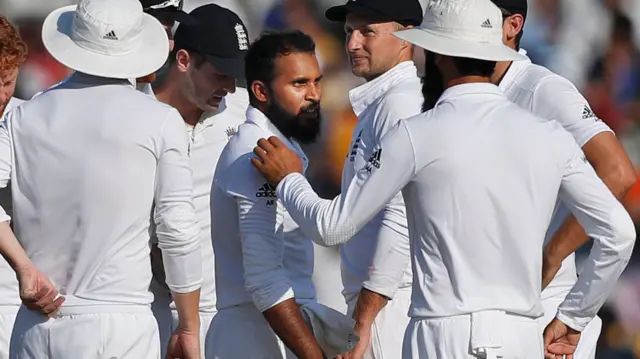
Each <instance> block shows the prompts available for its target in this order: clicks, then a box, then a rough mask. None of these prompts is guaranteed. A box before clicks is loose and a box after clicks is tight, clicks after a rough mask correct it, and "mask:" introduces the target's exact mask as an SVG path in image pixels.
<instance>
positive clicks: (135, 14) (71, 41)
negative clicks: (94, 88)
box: [42, 0, 169, 79]
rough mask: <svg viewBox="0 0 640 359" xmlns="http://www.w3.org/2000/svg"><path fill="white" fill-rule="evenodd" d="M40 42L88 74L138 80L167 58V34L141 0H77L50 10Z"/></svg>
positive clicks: (78, 69)
mask: <svg viewBox="0 0 640 359" xmlns="http://www.w3.org/2000/svg"><path fill="white" fill-rule="evenodd" d="M42 42H43V43H44V46H45V48H46V49H47V51H49V53H50V54H51V56H53V57H54V58H55V59H56V60H57V61H59V62H60V63H62V64H63V65H65V66H67V67H69V68H71V69H73V70H76V71H79V72H83V73H86V74H89V75H94V76H100V77H109V78H121V79H129V78H138V77H143V76H146V75H149V74H152V73H154V72H155V71H156V70H158V69H159V68H160V67H162V65H163V64H164V63H165V61H166V60H167V57H168V54H169V38H168V37H167V33H166V31H165V29H164V27H163V26H162V24H160V22H159V21H158V20H156V19H155V18H154V17H152V16H150V15H148V14H145V13H143V11H142V5H141V4H140V1H139V0H108V1H107V0H80V1H79V3H78V5H77V6H75V5H72V6H65V7H62V8H59V9H57V10H54V11H53V12H52V13H50V14H49V15H48V16H47V18H46V19H45V21H44V24H43V26H42Z"/></svg>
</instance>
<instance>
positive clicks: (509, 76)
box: [498, 49, 531, 90]
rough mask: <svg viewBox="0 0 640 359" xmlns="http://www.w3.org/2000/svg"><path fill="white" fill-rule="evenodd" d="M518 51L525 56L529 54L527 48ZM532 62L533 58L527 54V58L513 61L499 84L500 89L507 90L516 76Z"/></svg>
mask: <svg viewBox="0 0 640 359" xmlns="http://www.w3.org/2000/svg"><path fill="white" fill-rule="evenodd" d="M518 53H519V54H521V55H524V56H527V50H525V49H520V50H518ZM529 64H531V59H530V58H529V57H528V56H527V58H526V59H523V60H518V61H514V62H512V63H511V66H509V68H508V69H507V72H506V73H505V74H504V76H503V77H502V80H500V83H499V84H498V86H499V87H500V89H502V90H505V89H506V88H507V87H508V86H509V85H510V84H511V83H512V82H513V80H514V79H515V78H516V76H517V75H518V74H519V73H520V71H522V70H523V69H524V68H525V67H526V66H527V65H529Z"/></svg>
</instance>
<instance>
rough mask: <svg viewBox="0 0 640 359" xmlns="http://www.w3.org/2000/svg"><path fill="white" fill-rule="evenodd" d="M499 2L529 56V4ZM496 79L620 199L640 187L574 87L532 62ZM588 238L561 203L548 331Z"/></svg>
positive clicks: (582, 349)
mask: <svg viewBox="0 0 640 359" xmlns="http://www.w3.org/2000/svg"><path fill="white" fill-rule="evenodd" d="M493 2H494V4H496V5H497V6H498V7H500V9H501V11H502V16H503V26H502V27H503V41H504V43H505V44H506V45H507V46H509V47H511V48H513V49H515V50H519V51H520V53H521V54H523V55H525V54H526V51H525V50H523V49H520V47H519V42H520V38H521V37H522V28H523V26H524V22H525V19H526V16H527V1H526V0H493ZM493 81H494V83H496V84H497V85H498V86H499V87H500V89H501V90H502V91H503V92H504V94H505V96H506V97H507V98H508V99H509V100H511V101H513V102H515V103H516V104H517V105H519V106H520V107H522V108H524V109H525V110H528V111H531V112H532V113H533V114H535V115H537V116H539V117H542V118H544V119H547V120H555V121H558V122H559V123H560V124H561V125H562V127H564V129H565V130H567V131H568V132H569V133H570V134H571V135H572V136H573V138H574V140H575V141H576V143H578V145H579V146H580V147H582V151H583V152H584V154H585V156H586V158H587V160H588V161H589V162H590V163H591V165H592V166H593V168H594V169H595V171H596V173H597V174H598V176H600V178H601V179H602V180H603V182H604V183H605V184H606V185H607V186H608V187H609V189H610V190H611V191H612V192H613V194H614V195H615V196H616V197H617V198H618V199H621V198H624V196H625V195H626V193H627V192H628V191H629V189H630V188H631V186H633V184H634V183H635V178H636V174H635V170H634V168H633V165H632V163H631V161H630V160H629V158H628V156H627V154H626V153H625V151H624V149H623V148H622V146H621V145H620V143H619V142H618V140H617V138H616V136H615V134H614V133H613V131H611V129H610V128H609V127H608V126H607V125H606V124H605V123H604V122H602V121H601V120H600V119H599V118H598V117H597V116H596V115H595V114H594V113H593V111H592V110H591V107H590V106H589V104H588V103H587V101H586V100H585V98H584V97H583V96H582V95H581V94H580V93H579V92H578V90H577V89H576V87H575V86H573V84H571V83H570V82H569V81H568V80H567V79H565V78H563V77H561V76H559V75H557V74H555V73H553V72H551V71H549V70H548V69H546V68H544V67H542V66H538V65H534V64H532V63H531V60H529V59H528V58H525V59H524V60H521V61H514V62H501V63H498V65H497V67H496V72H495V73H494V76H493ZM587 239H588V237H587V235H586V234H585V232H584V229H582V227H581V226H580V223H579V222H578V221H577V220H576V218H575V216H573V215H571V213H570V211H569V210H568V209H567V206H566V205H565V204H564V203H562V202H561V203H559V207H558V209H557V210H556V213H555V215H554V217H553V219H552V220H551V224H550V226H549V231H548V233H547V238H546V248H545V256H544V267H545V269H546V270H545V272H544V275H545V276H544V277H543V280H544V283H545V284H547V283H548V286H546V288H544V290H543V291H542V305H543V307H544V311H545V315H544V317H543V318H542V319H541V323H542V325H543V327H544V326H546V325H547V324H549V322H551V320H552V319H553V318H554V317H555V316H556V313H557V310H558V306H559V305H560V304H561V303H562V301H564V299H565V298H566V296H567V294H568V293H569V291H570V290H571V288H572V287H573V286H574V285H575V283H576V280H577V273H576V263H575V255H574V254H573V252H574V251H575V250H576V249H578V248H580V247H581V246H582V245H583V244H584V243H585V242H586V241H587ZM567 245H568V246H567ZM564 258H566V259H564ZM563 259H564V261H563ZM556 272H557V275H555V277H554V274H556ZM552 279H553V280H552ZM601 327H602V321H601V320H600V318H599V317H595V318H594V320H593V321H592V322H591V323H590V324H589V325H588V326H587V327H586V328H585V329H584V330H583V331H582V335H581V337H580V342H579V345H578V348H577V350H576V353H575V358H577V359H588V358H592V359H593V358H595V355H596V345H597V343H598V337H599V335H600V330H601ZM573 333H574V334H577V333H576V332H575V331H573ZM574 337H575V336H574Z"/></svg>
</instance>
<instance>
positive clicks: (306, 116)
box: [265, 99, 322, 144]
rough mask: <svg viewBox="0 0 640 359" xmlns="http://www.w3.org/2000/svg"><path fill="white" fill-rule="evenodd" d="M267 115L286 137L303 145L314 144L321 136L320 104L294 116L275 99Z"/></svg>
mask: <svg viewBox="0 0 640 359" xmlns="http://www.w3.org/2000/svg"><path fill="white" fill-rule="evenodd" d="M265 114H266V115H267V117H268V118H269V120H270V121H271V123H273V124H274V125H275V126H276V127H277V128H278V130H279V131H280V132H282V134H283V135H284V136H285V137H287V138H293V139H294V140H296V141H297V142H299V143H301V144H310V143H314V142H315V141H316V140H317V139H318V137H319V136H320V125H321V124H322V118H321V115H320V103H313V104H311V105H309V106H306V107H304V108H302V109H301V110H300V111H299V112H298V113H297V114H295V115H292V114H291V113H289V112H288V111H287V110H285V109H284V108H282V106H280V103H279V102H278V101H277V100H275V99H274V100H273V101H271V103H270V104H269V107H268V108H267V111H266V113H265Z"/></svg>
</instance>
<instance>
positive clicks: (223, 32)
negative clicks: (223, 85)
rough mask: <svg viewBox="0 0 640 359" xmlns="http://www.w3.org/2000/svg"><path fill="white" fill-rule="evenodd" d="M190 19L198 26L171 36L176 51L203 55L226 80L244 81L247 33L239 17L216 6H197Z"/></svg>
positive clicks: (181, 27) (181, 26)
mask: <svg viewBox="0 0 640 359" xmlns="http://www.w3.org/2000/svg"><path fill="white" fill-rule="evenodd" d="M189 15H191V16H192V17H194V18H195V19H196V21H197V25H193V26H191V25H186V24H180V25H179V26H178V29H176V32H175V34H174V36H173V39H174V41H175V48H176V49H185V50H187V51H193V52H195V53H197V54H200V55H202V56H203V57H204V58H205V59H206V60H207V61H208V62H210V63H211V64H212V65H213V66H214V67H215V68H216V70H218V71H220V72H221V73H223V74H225V75H227V76H232V77H235V78H243V77H244V57H245V55H246V53H247V50H249V33H248V32H247V28H246V27H245V26H244V23H243V22H242V20H240V17H238V15H236V13H234V12H233V11H231V10H229V9H227V8H224V7H222V6H219V5H216V4H208V5H204V6H200V7H199V8H196V9H194V10H193V11H191V13H189Z"/></svg>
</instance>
